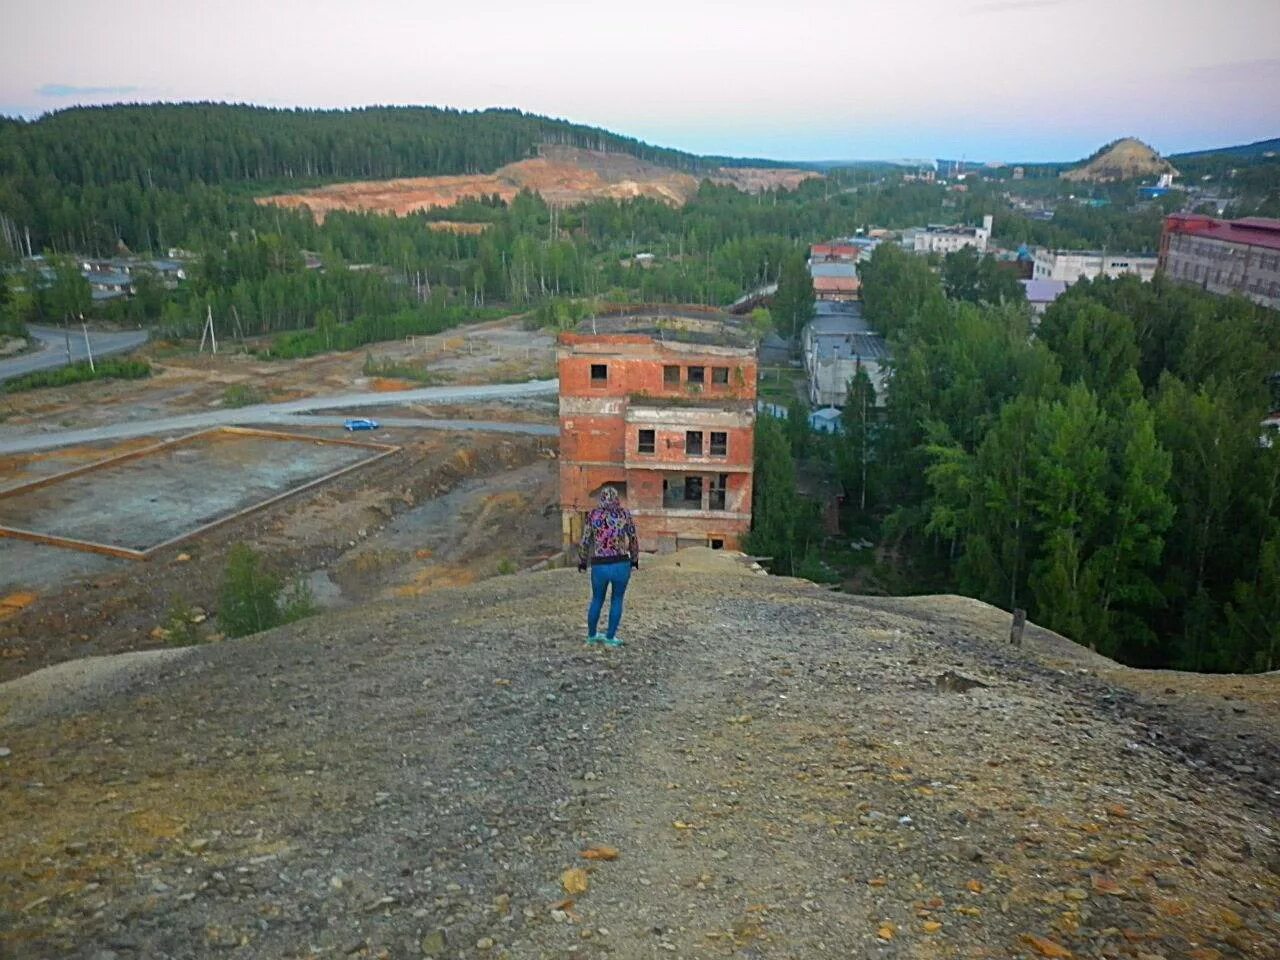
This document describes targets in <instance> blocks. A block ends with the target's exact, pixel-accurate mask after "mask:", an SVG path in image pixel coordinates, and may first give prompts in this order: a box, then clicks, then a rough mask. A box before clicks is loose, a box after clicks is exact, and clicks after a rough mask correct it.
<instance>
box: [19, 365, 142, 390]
mask: <svg viewBox="0 0 1280 960" xmlns="http://www.w3.org/2000/svg"><path fill="white" fill-rule="evenodd" d="M149 376H151V364H149V363H147V361H145V360H98V361H96V362H95V364H94V369H92V370H91V369H89V364H88V363H87V362H84V361H81V362H79V363H71V364H68V365H67V366H65V367H58V368H57V369H55V370H37V371H35V372H33V373H28V374H24V375H23V376H21V377H14V378H13V379H12V380H9V381H8V382H6V383H5V384H3V386H2V387H0V389H2V390H3V392H4V393H19V392H21V391H23V390H38V389H41V388H43V387H67V386H70V385H71V384H74V383H86V382H88V381H90V380H141V379H142V378H143V377H149Z"/></svg>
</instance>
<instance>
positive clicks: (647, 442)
mask: <svg viewBox="0 0 1280 960" xmlns="http://www.w3.org/2000/svg"><path fill="white" fill-rule="evenodd" d="M656 445H657V444H656V441H655V440H654V434H653V431H652V430H641V431H640V443H639V445H638V447H637V449H638V450H639V451H640V452H641V453H653V451H654V447H655V446H656Z"/></svg>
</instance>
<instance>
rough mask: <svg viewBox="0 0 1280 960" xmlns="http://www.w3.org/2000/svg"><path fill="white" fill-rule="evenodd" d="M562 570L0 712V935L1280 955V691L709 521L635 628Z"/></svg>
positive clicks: (399, 947)
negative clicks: (726, 540)
mask: <svg viewBox="0 0 1280 960" xmlns="http://www.w3.org/2000/svg"><path fill="white" fill-rule="evenodd" d="M479 505H480V506H482V507H483V509H484V510H485V511H487V513H486V514H485V515H486V516H488V517H489V518H490V519H494V520H498V521H501V520H502V517H503V516H504V514H503V511H504V510H507V509H512V508H514V509H516V510H520V509H523V508H522V507H521V506H520V505H519V504H518V502H517V501H516V500H515V499H514V498H510V497H497V498H489V499H486V500H484V502H483V504H479ZM420 519H421V522H422V529H424V530H425V529H427V528H429V526H430V523H431V518H429V517H424V518H420ZM478 522H479V523H480V525H481V526H482V527H483V526H484V525H485V523H486V522H487V521H486V520H485V519H484V516H480V517H479V518H478ZM413 532H414V531H411V530H406V531H405V534H406V537H407V538H408V539H406V541H405V542H406V543H410V542H412V543H417V542H419V541H418V540H417V539H416V538H415V537H412V536H410V535H411V534H412V533H413ZM486 535H487V534H485V533H484V532H483V530H480V531H478V536H479V537H483V536H486ZM464 549H466V547H465V545H464ZM376 560H377V558H376V557H375V558H372V559H371V561H370V563H369V567H370V568H371V569H372V568H374V567H376V562H374V561H376ZM585 591H586V585H585V578H584V577H583V576H582V575H581V574H578V573H577V572H576V571H574V570H556V571H550V572H546V573H537V574H529V575H514V576H503V577H497V578H495V579H492V580H488V581H486V582H484V583H482V584H475V585H472V586H466V587H462V588H459V589H450V590H442V591H437V592H434V593H431V594H429V595H427V596H424V597H415V598H413V599H410V600H387V601H383V602H379V603H374V604H371V605H368V606H362V607H357V608H353V609H350V610H346V611H337V612H332V613H327V614H326V615H324V616H321V617H314V618H311V619H308V620H305V621H302V622H300V623H298V624H295V625H293V626H291V627H288V628H286V629H283V630H278V631H273V632H271V633H269V634H264V635H262V636H259V637H254V638H249V639H246V640H243V641H234V642H224V643H220V644H213V645H207V646H202V647H198V648H196V649H194V650H192V651H190V653H188V654H187V655H186V656H184V657H183V658H182V659H180V660H172V661H163V662H154V661H149V662H148V668H147V669H146V670H145V671H139V672H138V673H137V674H136V675H133V676H123V675H122V676H119V677H117V678H116V679H114V680H113V681H112V682H111V684H109V686H110V687H111V688H112V689H109V690H107V689H104V690H102V692H101V695H100V696H99V695H98V694H97V693H96V692H95V694H94V696H93V697H92V698H89V699H81V700H78V701H77V702H75V703H74V704H71V705H70V706H69V707H68V709H66V710H63V711H61V712H59V713H58V715H57V716H54V717H47V718H42V719H35V718H34V717H31V718H28V719H25V720H19V721H16V722H13V723H10V724H9V725H7V726H6V727H5V728H4V729H3V739H2V741H0V743H2V745H3V748H4V749H3V751H0V809H3V810H4V811H5V830H3V831H0V954H3V955H5V956H15V957H55V956H56V957H68V958H81V960H89V958H92V957H96V956H100V955H105V954H106V953H115V952H119V954H120V955H121V956H122V957H125V956H128V957H134V956H137V957H143V956H176V957H184V958H185V957H189V958H192V960H200V958H206V957H207V958H215V957H225V956H244V957H301V956H317V957H318V956H323V957H344V956H349V957H362V958H366V960H369V958H375V957H416V956H424V955H425V956H434V957H445V956H447V957H459V958H476V957H495V958H496V957H500V956H505V957H511V958H531V957H543V956H556V957H570V956H576V957H582V958H586V960H593V958H595V960H599V958H606V957H608V958H613V960H642V958H652V957H655V956H666V955H667V954H671V955H672V956H680V957H687V958H690V960H703V958H705V960H711V958H718V957H728V956H731V955H732V956H743V957H746V956H756V957H765V956H768V957H784V956H785V957H805V958H808V957H815V958H820V957H830V956H836V955H839V956H858V957H886V958H888V957H894V958H899V960H907V958H911V960H946V958H959V957H973V958H977V957H1010V958H1011V957H1032V956H1038V957H1059V958H1065V957H1073V956H1074V957H1077V958H1085V957H1116V958H1121V957H1123V958H1135V960H1136V958H1141V957H1150V958H1154V957H1167V958H1174V957H1189V958H1200V960H1210V958H1226V957H1242V958H1243V957H1255V958H1262V957H1275V956H1280V914H1277V912H1276V902H1277V895H1278V894H1280V846H1278V845H1277V844H1278V841H1277V837H1276V834H1275V830H1274V828H1273V825H1274V823H1275V822H1276V820H1275V818H1276V815H1277V812H1280V807H1278V804H1280V800H1278V799H1277V797H1276V795H1275V792H1274V785H1275V783H1276V782H1277V777H1278V776H1280V764H1278V763H1277V760H1276V758H1277V756H1280V750H1278V747H1280V744H1278V743H1277V737H1278V736H1280V734H1278V733H1277V731H1278V730H1280V727H1277V725H1276V719H1277V717H1276V713H1275V707H1274V702H1266V701H1263V702H1260V701H1258V700H1254V699H1245V698H1241V699H1237V700H1232V701H1230V702H1226V703H1225V704H1224V702H1223V700H1222V699H1221V697H1220V696H1213V695H1207V694H1206V695H1201V694H1200V693H1197V692H1194V691H1190V690H1185V691H1184V692H1183V693H1181V694H1179V695H1176V696H1174V695H1173V694H1174V691H1175V690H1182V689H1183V683H1182V678H1181V676H1180V675H1176V674H1167V673H1166V674H1159V675H1158V676H1159V677H1160V680H1159V689H1160V690H1161V691H1165V692H1162V693H1159V694H1148V693H1145V692H1143V691H1141V690H1139V689H1135V686H1134V685H1133V684H1132V683H1131V678H1132V676H1133V675H1137V674H1139V673H1140V672H1139V671H1131V670H1126V669H1124V668H1120V667H1117V666H1116V665H1115V664H1110V662H1109V661H1105V660H1103V659H1102V658H1100V657H1097V656H1096V655H1093V654H1090V653H1089V652H1088V651H1087V650H1083V649H1081V648H1078V647H1076V646H1075V645H1074V644H1070V643H1069V642H1067V641H1065V640H1063V639H1062V638H1061V637H1057V636H1056V635H1053V634H1049V633H1047V632H1046V631H1042V630H1038V629H1036V628H1034V627H1032V626H1031V625H1028V631H1027V637H1026V643H1025V646H1024V647H1023V648H1021V649H1017V650H1014V649H1011V648H1010V647H1009V646H1008V643H1007V638H1008V624H1009V618H1008V614H1005V613H1003V612H1001V611H999V610H996V609H994V608H992V607H989V606H987V605H985V604H981V603H977V602H975V601H971V600H967V599H964V598H956V597H916V598H910V599H889V598H884V599H879V598H864V597H853V596H848V595H837V594H831V593H829V592H827V591H825V590H821V589H818V588H816V587H815V586H814V585H812V584H808V583H805V582H803V581H796V580H788V579H782V578H772V577H765V576H762V575H760V574H759V573H758V572H756V571H755V570H753V568H752V567H751V566H750V565H749V564H748V563H746V562H744V561H743V559H742V558H741V557H735V556H733V555H730V554H727V553H724V552H714V553H713V552H711V551H707V550H692V551H684V552H681V553H680V554H677V555H675V556H671V557H666V558H645V559H643V560H642V562H641V567H640V570H639V572H638V573H637V574H636V575H635V578H634V580H633V581H632V585H631V587H630V589H629V590H628V593H627V604H628V608H627V611H626V614H625V616H624V619H623V631H624V635H625V637H626V641H627V645H626V646H625V647H623V648H622V649H621V650H602V649H597V648H584V646H583V644H582V640H581V636H582V632H583V629H584V625H583V612H584V610H583V608H584V607H585V601H586V598H585ZM1108 664H1109V666H1107V665H1108ZM1104 668H1105V671H1106V672H1105V673H1104V672H1103V671H1104ZM948 671H951V672H954V673H956V674H958V675H959V676H961V677H962V678H968V679H969V680H972V681H977V682H979V683H981V684H983V686H974V687H972V688H969V689H966V690H964V691H960V690H957V689H954V688H949V689H942V688H940V686H939V684H938V682H937V678H938V677H940V676H946V675H947V673H948ZM1142 675H1143V676H1146V675H1147V674H1142ZM1236 679H1248V680H1250V682H1251V685H1258V686H1269V687H1271V688H1274V685H1275V684H1276V683H1277V682H1278V678H1275V677H1270V678H1268V677H1261V678H1236ZM14 689H15V688H14V687H13V686H12V685H11V686H10V687H9V688H7V689H6V688H5V687H0V709H2V708H3V704H4V702H5V697H6V696H11V695H12V691H13V690H14ZM604 848H608V849H609V853H608V855H607V856H600V855H599V851H600V850H602V849H604ZM106 947H109V948H110V949H109V950H107V949H105V948H106Z"/></svg>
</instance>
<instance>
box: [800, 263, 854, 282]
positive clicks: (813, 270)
mask: <svg viewBox="0 0 1280 960" xmlns="http://www.w3.org/2000/svg"><path fill="white" fill-rule="evenodd" d="M809 274H810V276H812V277H813V278H814V279H817V278H818V277H848V278H853V277H856V276H857V275H858V271H857V270H856V269H855V267H854V265H853V264H852V263H840V262H839V261H835V262H831V263H826V262H823V261H816V262H814V263H811V264H809Z"/></svg>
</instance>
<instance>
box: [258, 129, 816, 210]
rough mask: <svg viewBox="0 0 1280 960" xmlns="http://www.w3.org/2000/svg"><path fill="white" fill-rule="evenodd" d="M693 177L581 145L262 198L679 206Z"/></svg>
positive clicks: (720, 173)
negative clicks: (475, 169) (493, 164)
mask: <svg viewBox="0 0 1280 960" xmlns="http://www.w3.org/2000/svg"><path fill="white" fill-rule="evenodd" d="M706 176H707V178H709V179H711V180H713V181H715V182H717V183H726V184H731V185H733V186H736V187H738V188H739V189H741V190H745V191H748V192H752V193H756V192H759V191H761V190H768V189H775V188H779V187H782V188H786V189H794V188H795V187H796V186H798V185H799V184H800V183H802V182H803V181H805V180H807V179H809V178H810V177H816V176H819V174H817V173H814V172H813V171H811V170H794V169H788V168H781V167H780V168H764V167H760V168H757V167H721V168H719V169H718V170H716V171H715V172H713V173H710V174H708V175H706ZM702 179H703V176H702V175H699V176H695V175H693V174H690V173H686V172H684V171H681V170H676V169H674V168H672V167H666V166H662V165H660V164H657V163H652V162H650V161H648V160H642V159H640V158H638V157H635V156H632V155H630V154H626V153H607V152H604V151H600V150H585V149H581V148H578V147H564V146H544V147H542V148H540V150H539V152H538V155H537V156H536V157H531V158H529V159H527V160H520V161H517V162H515V163H509V164H507V165H506V166H503V167H500V168H498V169H497V170H495V171H494V172H493V173H489V174H474V175H463V176H441V177H409V178H403V179H397V180H369V181H358V182H354V183H335V184H330V185H329V186H325V187H318V188H316V189H314V190H304V191H301V192H299V193H290V194H279V195H275V196H269V197H261V198H259V200H258V202H259V203H262V204H276V205H279V206H285V207H300V206H305V207H307V208H308V209H310V210H311V212H312V214H313V215H314V216H315V217H316V218H317V219H318V220H323V219H324V216H325V214H326V213H328V212H329V211H330V210H368V211H373V212H376V213H393V214H396V215H397V216H403V215H404V214H407V213H412V212H414V211H416V210H427V209H430V208H431V207H451V206H453V205H454V204H456V203H457V202H458V201H459V200H462V199H464V198H466V197H486V196H494V195H497V196H499V197H501V198H502V199H503V200H506V201H510V200H511V199H512V198H514V197H515V195H516V194H517V193H519V192H520V191H521V190H525V189H527V190H532V191H534V192H535V193H538V194H541V195H542V197H543V199H544V200H546V201H547V202H548V203H557V204H571V203H581V202H584V201H587V200H597V199H605V198H609V199H615V200H625V199H629V198H632V197H649V198H652V199H655V200H662V201H664V202H666V203H671V204H675V205H677V206H680V205H683V204H684V203H686V202H687V201H688V200H689V199H690V198H691V197H692V196H693V195H694V193H695V192H697V189H698V185H699V184H700V183H701V182H702Z"/></svg>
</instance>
